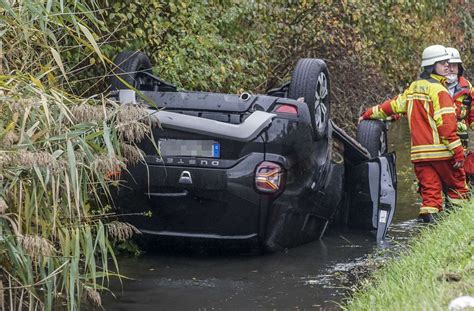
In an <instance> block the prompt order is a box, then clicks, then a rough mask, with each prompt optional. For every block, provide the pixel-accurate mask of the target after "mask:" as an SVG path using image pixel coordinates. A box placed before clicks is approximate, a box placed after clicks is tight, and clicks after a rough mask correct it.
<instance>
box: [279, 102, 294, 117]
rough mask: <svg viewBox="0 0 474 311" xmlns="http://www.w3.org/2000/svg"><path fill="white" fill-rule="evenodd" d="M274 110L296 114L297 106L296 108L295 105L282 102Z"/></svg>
mask: <svg viewBox="0 0 474 311" xmlns="http://www.w3.org/2000/svg"><path fill="white" fill-rule="evenodd" d="M275 112H283V113H289V114H294V115H297V114H298V108H296V106H293V105H289V104H282V105H278V106H277V108H276V109H275Z"/></svg>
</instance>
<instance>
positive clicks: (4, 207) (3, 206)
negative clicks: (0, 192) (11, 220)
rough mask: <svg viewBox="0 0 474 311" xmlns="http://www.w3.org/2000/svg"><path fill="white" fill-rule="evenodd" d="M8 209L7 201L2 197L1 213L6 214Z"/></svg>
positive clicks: (0, 201)
mask: <svg viewBox="0 0 474 311" xmlns="http://www.w3.org/2000/svg"><path fill="white" fill-rule="evenodd" d="M7 209H8V205H7V203H6V202H5V200H4V199H3V198H0V215H3V214H5V213H6V211H7Z"/></svg>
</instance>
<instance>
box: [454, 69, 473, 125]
mask: <svg viewBox="0 0 474 311" xmlns="http://www.w3.org/2000/svg"><path fill="white" fill-rule="evenodd" d="M453 100H454V104H455V106H456V116H457V117H458V120H459V121H462V122H463V123H464V124H466V125H467V126H470V127H471V129H474V88H473V87H472V84H471V83H470V82H469V81H467V80H466V78H464V77H463V76H461V77H459V82H458V85H457V87H456V89H455V91H454V95H453ZM466 100H468V101H470V104H469V107H466V103H465V101H466ZM463 102H464V103H463Z"/></svg>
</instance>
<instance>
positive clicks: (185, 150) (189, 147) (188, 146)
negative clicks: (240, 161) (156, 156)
mask: <svg viewBox="0 0 474 311" xmlns="http://www.w3.org/2000/svg"><path fill="white" fill-rule="evenodd" d="M158 147H159V149H160V154H161V156H162V157H166V156H184V157H204V158H220V156H221V146H220V144H219V143H218V142H216V141H213V140H184V139H160V140H159V141H158Z"/></svg>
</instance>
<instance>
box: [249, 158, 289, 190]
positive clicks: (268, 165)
mask: <svg viewBox="0 0 474 311" xmlns="http://www.w3.org/2000/svg"><path fill="white" fill-rule="evenodd" d="M284 177H285V171H284V169H283V168H282V167H281V166H280V165H279V164H277V163H273V162H268V161H264V162H262V163H260V164H259V165H258V166H257V168H256V170H255V187H256V188H257V190H258V191H260V192H264V193H275V192H278V191H280V190H282V189H283V186H284Z"/></svg>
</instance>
